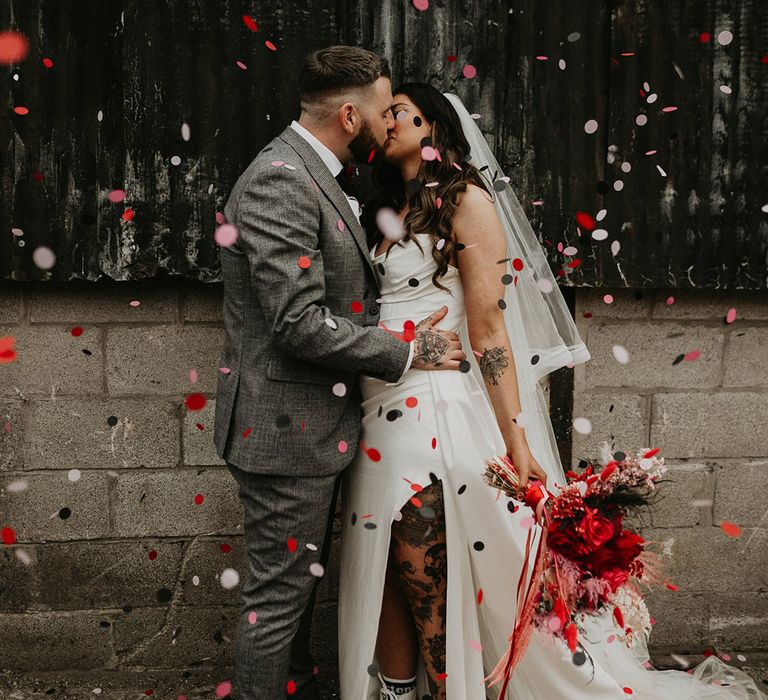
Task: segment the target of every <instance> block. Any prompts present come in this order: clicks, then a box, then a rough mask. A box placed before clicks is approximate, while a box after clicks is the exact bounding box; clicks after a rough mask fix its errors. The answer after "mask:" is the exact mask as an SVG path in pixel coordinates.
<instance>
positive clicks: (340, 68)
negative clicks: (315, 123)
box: [299, 45, 391, 119]
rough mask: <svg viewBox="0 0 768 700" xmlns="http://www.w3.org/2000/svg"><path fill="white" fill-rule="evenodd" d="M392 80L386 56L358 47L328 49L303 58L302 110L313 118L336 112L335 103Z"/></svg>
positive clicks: (301, 75) (300, 95)
mask: <svg viewBox="0 0 768 700" xmlns="http://www.w3.org/2000/svg"><path fill="white" fill-rule="evenodd" d="M382 76H383V77H385V78H391V75H390V71H389V62H388V61H387V59H386V58H384V57H383V56H379V55H378V54H375V53H373V51H367V50H366V49H361V48H359V47H357V46H343V45H339V46H327V47H326V48H324V49H320V50H319V51H314V52H312V53H311V54H309V55H308V56H307V57H306V58H305V59H304V66H303V67H302V69H301V73H300V74H299V100H300V102H301V109H302V110H304V111H306V112H310V113H311V114H312V116H313V117H314V118H316V119H317V118H319V119H323V118H326V117H328V116H330V115H331V114H332V113H333V110H334V107H335V106H336V105H335V104H334V102H335V101H339V105H341V103H342V102H343V101H346V100H342V99H341V98H343V97H345V96H346V95H349V94H350V93H354V92H356V91H358V90H359V88H367V87H371V86H373V84H374V83H375V82H376V81H377V80H378V79H379V78H381V77H382Z"/></svg>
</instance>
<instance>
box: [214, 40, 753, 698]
mask: <svg viewBox="0 0 768 700" xmlns="http://www.w3.org/2000/svg"><path fill="white" fill-rule="evenodd" d="M299 98H300V102H301V114H300V116H299V119H298V121H293V122H292V123H291V124H290V125H289V126H287V127H286V128H285V129H284V130H283V132H282V133H281V134H280V135H279V136H277V137H275V138H274V139H273V140H272V141H270V142H269V144H267V145H266V146H265V147H264V148H263V149H262V150H261V151H260V152H259V153H258V154H257V155H256V157H255V158H254V159H253V161H252V162H251V163H250V165H248V167H247V168H246V170H245V171H244V172H243V173H242V175H241V176H240V177H239V179H238V180H237V182H236V184H235V186H234V188H233V190H232V192H231V194H230V196H229V198H228V200H227V203H226V206H225V208H224V214H225V218H226V222H227V223H228V224H230V225H233V226H234V227H235V228H236V230H237V238H236V240H235V241H234V243H232V244H231V245H228V246H224V245H222V247H221V248H220V257H221V268H222V277H223V318H224V343H223V350H222V352H221V355H220V367H221V368H226V369H228V371H226V370H225V371H224V372H220V373H219V377H218V386H217V394H216V416H215V444H216V450H217V453H218V455H219V456H220V457H221V458H222V459H223V460H224V461H225V462H226V464H227V467H228V468H229V470H230V471H231V473H232V475H233V477H234V478H235V480H236V481H237V483H238V485H239V497H240V500H241V502H242V505H243V512H244V534H245V542H246V549H247V561H248V572H247V575H246V576H244V577H243V585H242V600H243V602H242V607H241V609H240V614H239V617H238V620H237V623H236V627H235V661H236V679H235V680H236V687H238V688H239V692H240V697H241V698H243V699H244V700H283V699H284V698H318V697H319V694H318V689H317V686H316V680H315V673H314V663H313V660H312V657H311V654H310V651H309V638H310V627H311V619H312V610H313V605H314V598H315V589H316V584H317V581H318V579H319V578H320V577H321V576H322V575H323V573H324V570H325V566H326V564H327V561H328V553H329V547H330V539H331V530H332V527H331V526H332V522H333V515H334V511H335V502H336V497H337V494H338V491H339V489H340V490H341V510H342V536H341V559H340V583H339V586H340V588H339V605H338V629H339V638H338V649H339V678H340V689H341V699H342V700H383V699H390V700H415V699H416V698H419V700H421V699H422V698H424V697H425V696H426V697H431V698H434V699H435V700H446V699H447V700H485V699H486V698H491V699H492V700H495V699H496V698H497V697H498V694H499V692H500V690H499V686H489V685H487V684H486V683H485V681H484V679H485V678H486V676H488V674H489V673H490V672H491V670H492V669H493V668H494V666H495V665H496V663H497V662H498V660H499V658H501V657H502V656H503V655H504V653H505V652H506V650H507V647H508V645H509V635H510V632H511V631H512V629H513V627H514V624H515V615H516V603H515V593H514V586H515V582H516V581H517V580H518V578H519V577H520V573H521V571H522V567H523V559H524V549H525V539H526V536H527V534H528V530H527V529H526V527H525V526H524V525H525V522H524V521H523V519H524V518H528V519H530V518H529V516H530V511H527V509H526V508H525V507H517V506H516V505H515V503H514V501H513V500H511V499H508V498H499V497H498V495H497V491H496V490H495V489H492V488H490V487H489V486H488V485H487V484H486V483H484V481H483V479H482V473H483V468H484V463H485V460H486V459H489V458H492V457H494V456H496V455H502V454H506V455H508V456H509V458H510V459H511V460H512V462H513V463H514V465H515V466H516V468H517V470H518V472H519V474H520V476H521V486H522V487H524V486H525V485H526V484H527V482H528V480H529V479H531V478H536V479H540V480H541V481H542V482H543V483H544V485H545V486H546V487H547V488H548V489H550V491H553V492H554V491H556V489H557V488H558V486H562V485H564V484H565V483H566V479H565V475H564V473H563V469H562V466H561V464H560V460H559V458H558V450H557V444H556V442H555V438H554V434H553V431H552V427H551V424H550V421H549V415H548V410H547V404H546V401H545V399H544V395H543V392H542V389H541V386H540V384H539V380H541V379H542V378H544V377H545V376H546V375H548V374H549V373H550V372H552V371H554V370H556V369H558V368H560V367H564V366H573V365H574V364H576V363H581V362H586V361H587V360H589V357H590V356H589V353H588V351H587V349H586V347H585V345H584V343H583V342H582V341H581V339H580V338H579V335H578V333H577V331H576V328H575V325H574V323H573V320H572V318H571V316H570V314H569V312H568V309H567V307H566V305H565V302H564V300H563V298H562V295H561V293H560V291H559V289H558V287H557V285H556V283H555V280H554V277H553V275H552V272H551V270H550V268H549V265H548V262H547V260H546V257H545V256H544V254H543V252H542V249H541V246H540V244H539V242H538V240H537V238H536V236H535V234H534V232H533V231H532V229H531V227H530V224H529V223H528V220H527V219H526V217H525V214H524V212H523V210H522V208H521V206H520V204H519V202H518V200H517V199H516V197H515V195H514V193H513V192H512V190H511V188H510V187H509V184H508V179H507V178H505V177H504V175H503V173H502V172H501V169H500V168H499V165H498V163H497V162H496V160H495V158H494V156H493V153H492V151H491V149H490V147H489V145H488V144H487V142H486V140H485V138H484V137H483V135H482V132H481V131H480V129H479V128H478V126H477V123H476V122H475V119H474V118H473V117H472V115H470V113H469V112H468V111H467V109H466V108H465V106H464V105H463V103H462V101H461V100H460V99H459V98H458V97H457V96H456V95H454V94H451V93H442V92H441V91H440V90H438V89H437V88H436V87H434V86H432V85H428V84H424V83H415V82H411V83H405V84H402V85H399V86H397V87H396V88H395V89H393V88H392V85H391V81H390V71H389V66H388V62H387V60H386V59H385V58H382V57H381V56H378V55H377V54H375V53H372V52H370V51H367V50H364V49H362V48H356V47H351V46H331V47H328V48H325V49H322V50H319V51H316V52H314V53H312V54H310V55H309V56H307V57H306V59H305V62H304V66H303V68H302V70H301V73H300V76H299ZM354 163H358V164H368V163H372V164H373V165H374V168H373V177H372V178H371V182H372V183H373V185H374V186H373V187H372V188H371V192H372V195H371V196H370V197H368V198H366V201H365V203H364V206H361V200H360V199H359V198H358V196H356V193H357V192H358V190H359V186H360V184H361V182H360V178H357V182H356V181H355V180H356V178H354V177H350V171H351V170H352V167H348V166H351V164H354ZM526 511H527V512H526ZM612 630H613V631H615V626H614V625H613V621H612V619H610V614H608V615H607V616H602V617H600V616H594V618H593V619H592V618H591V619H590V620H588V621H587V622H585V633H584V634H583V635H582V639H583V645H584V651H585V652H586V653H587V655H588V657H589V658H590V663H589V664H584V663H582V664H578V663H575V662H574V658H573V655H572V654H571V652H570V651H569V650H568V648H567V646H565V645H564V644H561V643H560V641H559V640H555V639H553V638H552V637H549V636H545V635H544V634H543V633H541V632H539V631H538V630H534V632H533V636H532V638H531V640H530V643H529V645H528V648H527V651H526V653H525V656H524V657H523V659H522V661H521V663H520V665H519V667H518V668H517V670H516V671H515V674H514V676H513V677H512V679H511V682H510V684H509V687H508V690H507V693H506V697H507V698H514V699H515V700H538V699H546V700H554V699H557V698H562V699H563V700H565V699H566V698H567V699H568V700H587V699H589V700H608V698H611V699H614V700H619V699H620V700H626V698H627V697H628V695H627V691H626V689H627V688H631V690H632V693H633V696H632V697H633V700H637V698H647V699H649V700H650V699H653V700H659V699H660V698H674V699H675V700H682V699H683V698H697V699H699V698H728V699H731V700H736V699H737V698H738V699H744V700H746V699H747V698H760V697H763V696H762V695H761V694H760V693H759V691H758V690H757V689H756V688H755V687H754V685H752V686H751V687H750V686H749V683H750V682H751V681H749V680H748V679H747V678H746V677H744V674H742V673H741V672H740V671H738V670H735V669H731V668H730V667H727V666H725V665H724V664H722V662H720V661H719V660H718V659H716V657H710V659H708V660H707V661H706V662H705V663H704V664H702V666H701V668H697V670H696V672H695V673H693V674H688V673H684V672H682V671H655V670H647V668H646V666H647V665H648V664H647V660H648V656H647V651H646V648H645V646H644V645H642V644H641V648H634V647H633V648H629V647H627V646H626V645H624V644H621V643H619V642H618V641H614V642H613V643H611V636H610V632H611V631H612ZM638 637H640V635H638ZM641 641H642V640H641ZM644 662H645V663H644ZM718 664H719V665H718ZM726 672H727V673H730V674H737V675H735V676H734V675H731V678H732V680H724V681H722V682H723V683H724V684H720V685H718V684H713V683H712V682H711V681H712V679H713V678H714V677H715V674H720V675H718V676H717V679H723V678H725V676H724V675H723V674H724V673H726ZM505 700H506V698H505Z"/></svg>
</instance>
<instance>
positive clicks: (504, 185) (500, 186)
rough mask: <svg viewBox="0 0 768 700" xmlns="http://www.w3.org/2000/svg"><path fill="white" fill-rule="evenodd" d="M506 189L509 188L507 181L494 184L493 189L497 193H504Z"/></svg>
mask: <svg viewBox="0 0 768 700" xmlns="http://www.w3.org/2000/svg"><path fill="white" fill-rule="evenodd" d="M506 188H507V181H506V180H496V182H494V183H493V189H494V190H495V191H496V192H503V191H504V190H505V189H506Z"/></svg>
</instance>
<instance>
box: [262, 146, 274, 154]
mask: <svg viewBox="0 0 768 700" xmlns="http://www.w3.org/2000/svg"><path fill="white" fill-rule="evenodd" d="M271 150H272V146H267V147H266V148H262V149H261V152H262V153H266V152H267V151H271Z"/></svg>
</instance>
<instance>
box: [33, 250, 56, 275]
mask: <svg viewBox="0 0 768 700" xmlns="http://www.w3.org/2000/svg"><path fill="white" fill-rule="evenodd" d="M32 262H34V263H35V265H37V267H39V268H40V269H41V270H50V269H51V268H52V267H53V266H54V265H55V264H56V255H55V254H54V252H53V251H52V250H51V249H50V248H48V247H47V246H44V245H41V246H39V247H37V248H35V250H34V251H33V253H32Z"/></svg>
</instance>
